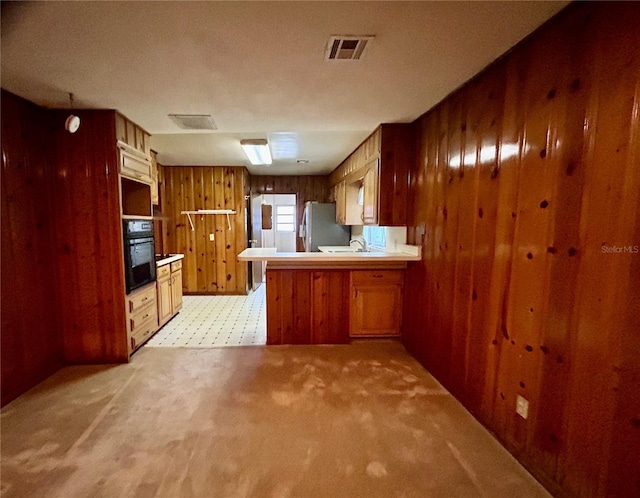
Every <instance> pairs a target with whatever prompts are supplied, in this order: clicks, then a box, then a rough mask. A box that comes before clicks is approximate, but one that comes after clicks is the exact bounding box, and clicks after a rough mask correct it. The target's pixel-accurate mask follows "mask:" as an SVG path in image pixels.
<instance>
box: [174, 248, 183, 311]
mask: <svg viewBox="0 0 640 498" xmlns="http://www.w3.org/2000/svg"><path fill="white" fill-rule="evenodd" d="M171 306H172V309H173V314H174V315H175V314H176V313H177V312H178V311H180V310H181V309H182V260H180V261H175V262H173V263H171Z"/></svg>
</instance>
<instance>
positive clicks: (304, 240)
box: [298, 206, 308, 251]
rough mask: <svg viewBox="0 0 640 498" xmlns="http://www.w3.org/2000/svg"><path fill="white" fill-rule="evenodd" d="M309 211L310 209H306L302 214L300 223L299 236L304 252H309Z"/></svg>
mask: <svg viewBox="0 0 640 498" xmlns="http://www.w3.org/2000/svg"><path fill="white" fill-rule="evenodd" d="M307 209H308V207H307V206H305V207H304V212H303V213H302V220H301V221H300V230H299V233H298V235H299V236H300V238H301V239H302V246H303V247H304V250H305V251H306V250H307Z"/></svg>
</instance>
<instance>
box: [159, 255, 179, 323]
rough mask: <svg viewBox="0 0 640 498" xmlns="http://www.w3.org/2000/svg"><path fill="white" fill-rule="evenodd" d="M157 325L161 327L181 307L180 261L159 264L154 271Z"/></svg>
mask: <svg viewBox="0 0 640 498" xmlns="http://www.w3.org/2000/svg"><path fill="white" fill-rule="evenodd" d="M156 287H157V293H158V325H159V326H160V327H162V326H163V325H164V324H165V323H167V322H168V321H169V320H171V318H173V317H174V316H175V315H176V313H178V311H180V310H181V309H182V261H181V260H180V261H174V262H173V263H168V264H166V265H163V266H160V267H159V268H158V271H157V273H156Z"/></svg>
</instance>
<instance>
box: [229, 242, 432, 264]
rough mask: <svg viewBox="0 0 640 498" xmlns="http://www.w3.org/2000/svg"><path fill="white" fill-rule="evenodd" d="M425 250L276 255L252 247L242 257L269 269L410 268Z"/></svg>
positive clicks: (274, 252) (284, 253) (408, 247)
mask: <svg viewBox="0 0 640 498" xmlns="http://www.w3.org/2000/svg"><path fill="white" fill-rule="evenodd" d="M421 249H422V248H421V247H419V246H409V245H404V244H402V245H401V246H399V247H398V251H394V252H386V251H375V250H373V251H367V252H330V253H326V252H276V249H275V248H263V247H251V248H249V249H245V250H244V251H242V252H241V253H240V254H238V260H239V261H266V262H267V268H288V267H290V268H345V269H347V268H363V267H367V268H368V267H371V268H381V267H394V268H403V267H406V264H407V262H409V261H420V259H421V258H422V255H421Z"/></svg>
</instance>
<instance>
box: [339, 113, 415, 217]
mask: <svg viewBox="0 0 640 498" xmlns="http://www.w3.org/2000/svg"><path fill="white" fill-rule="evenodd" d="M412 138H413V128H412V125H411V124H409V123H402V124H382V125H380V127H379V128H378V129H376V131H374V132H373V133H372V134H371V135H370V136H369V137H368V138H367V139H366V140H365V141H364V142H363V143H362V144H361V145H360V146H359V147H358V148H357V149H356V150H355V151H354V152H353V153H352V154H351V155H350V156H349V157H348V158H347V159H345V160H344V161H343V162H342V164H340V165H339V166H338V167H337V168H336V169H335V170H334V171H333V173H331V175H330V178H329V181H330V184H331V186H332V187H333V188H334V189H335V190H334V192H335V194H336V202H338V198H337V193H338V192H339V189H340V188H344V189H345V190H346V195H345V196H344V198H345V207H344V208H343V210H344V212H345V213H346V215H345V216H344V217H342V218H340V219H338V217H337V216H336V222H337V223H342V222H343V221H345V220H346V223H342V224H347V225H351V224H353V225H355V224H364V225H384V226H402V225H405V224H406V222H407V196H408V189H409V167H410V164H411V161H412V158H413V153H412V143H413V142H412ZM341 183H344V185H345V186H344V187H338V185H340V184H341ZM360 186H364V205H360V204H358V202H357V199H358V196H357V190H358V189H359V188H360ZM350 191H351V192H356V194H355V195H351V196H350V195H349V192H350Z"/></svg>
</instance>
